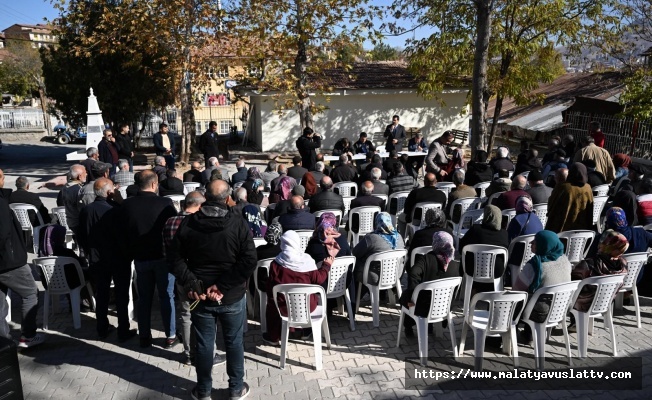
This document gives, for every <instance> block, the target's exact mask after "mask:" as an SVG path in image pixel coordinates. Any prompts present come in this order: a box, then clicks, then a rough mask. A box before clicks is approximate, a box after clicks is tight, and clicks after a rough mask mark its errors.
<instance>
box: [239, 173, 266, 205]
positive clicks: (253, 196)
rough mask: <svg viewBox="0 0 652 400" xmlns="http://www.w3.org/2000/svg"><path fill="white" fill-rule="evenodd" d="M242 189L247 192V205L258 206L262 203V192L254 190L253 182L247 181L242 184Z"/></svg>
mask: <svg viewBox="0 0 652 400" xmlns="http://www.w3.org/2000/svg"><path fill="white" fill-rule="evenodd" d="M242 187H243V188H245V189H246V190H247V201H248V202H249V203H253V204H258V205H260V204H261V203H262V202H263V199H264V198H265V195H263V192H259V191H258V190H254V180H252V179H247V180H246V181H244V183H243V184H242Z"/></svg>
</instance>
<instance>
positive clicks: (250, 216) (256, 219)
mask: <svg viewBox="0 0 652 400" xmlns="http://www.w3.org/2000/svg"><path fill="white" fill-rule="evenodd" d="M242 216H243V217H244V219H245V221H247V224H249V230H250V231H251V234H252V236H253V237H255V238H259V237H264V236H265V232H267V227H266V226H265V225H263V221H262V219H261V218H260V210H259V209H258V208H257V207H256V206H254V205H252V204H249V205H248V206H245V207H244V208H243V209H242Z"/></svg>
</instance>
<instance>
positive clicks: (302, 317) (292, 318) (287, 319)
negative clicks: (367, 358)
mask: <svg viewBox="0 0 652 400" xmlns="http://www.w3.org/2000/svg"><path fill="white" fill-rule="evenodd" d="M273 294H274V303H276V308H277V309H279V308H278V295H279V294H282V295H283V296H284V297H285V304H286V305H287V316H283V314H281V312H280V309H279V315H280V316H281V320H282V321H283V326H282V328H281V361H280V363H279V367H280V368H281V369H285V357H286V355H287V344H288V336H289V333H290V327H292V328H312V336H313V340H314V346H315V369H316V370H317V371H320V370H321V369H322V351H321V334H322V329H323V331H324V336H325V338H326V348H328V349H330V348H331V335H330V332H329V330H328V319H327V318H326V292H325V291H324V288H323V287H321V286H319V285H305V284H283V285H276V286H274V290H273ZM312 294H317V295H318V296H319V298H320V305H318V306H317V308H316V309H315V311H313V312H310V297H311V296H310V295H312Z"/></svg>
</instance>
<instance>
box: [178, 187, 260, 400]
mask: <svg viewBox="0 0 652 400" xmlns="http://www.w3.org/2000/svg"><path fill="white" fill-rule="evenodd" d="M229 194H230V187H229V185H228V183H226V182H225V181H223V180H215V181H212V182H210V183H209V184H208V186H207V187H206V202H205V203H204V204H202V206H201V209H200V210H199V211H198V212H196V213H194V214H192V215H190V216H188V217H187V218H185V219H184V220H183V221H182V222H181V225H180V226H179V229H178V230H177V233H176V235H174V239H173V240H172V244H171V246H170V247H169V248H168V252H167V254H168V261H169V262H170V263H171V264H172V266H173V271H174V274H175V276H176V278H177V280H178V282H179V284H180V285H182V286H183V287H184V290H183V292H184V294H185V295H186V297H187V298H188V299H189V300H190V301H196V300H201V301H199V302H198V304H197V307H196V308H195V309H194V310H193V312H192V324H193V328H194V331H195V334H196V337H197V348H196V349H197V353H196V356H195V367H196V370H197V386H196V387H195V388H193V389H192V392H191V396H192V397H193V398H195V399H210V396H211V390H212V387H213V379H212V375H211V372H212V366H213V360H214V347H215V336H216V335H215V330H216V329H215V328H216V322H217V320H219V321H220V325H221V327H222V336H223V339H224V346H225V348H226V364H227V365H226V372H227V375H228V377H229V392H230V396H231V398H232V399H241V398H244V397H245V396H247V395H248V394H249V385H248V384H247V383H245V382H244V375H245V364H244V345H243V340H244V333H243V330H244V328H243V327H244V324H245V322H246V315H247V307H246V301H245V292H246V286H247V283H248V282H249V279H250V278H251V275H252V274H253V272H254V270H255V269H256V260H257V256H256V247H255V245H254V240H253V237H252V236H251V231H250V230H249V225H248V224H247V222H246V221H245V219H244V218H242V217H241V216H239V215H235V214H234V213H233V212H230V211H229V207H228V206H227V204H226V203H227V201H228V199H229Z"/></svg>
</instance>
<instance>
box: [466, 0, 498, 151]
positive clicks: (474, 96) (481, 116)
mask: <svg viewBox="0 0 652 400" xmlns="http://www.w3.org/2000/svg"><path fill="white" fill-rule="evenodd" d="M475 4H476V7H477V14H476V23H477V37H476V40H475V61H474V63H473V89H472V93H471V108H472V111H471V116H472V121H471V135H472V136H471V146H472V147H473V149H472V150H473V151H474V152H475V151H476V150H478V149H483V148H485V141H486V138H487V124H486V110H485V107H484V103H485V98H486V94H487V93H488V92H487V63H488V61H489V38H490V37H491V11H492V8H493V0H475ZM489 150H491V149H489Z"/></svg>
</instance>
